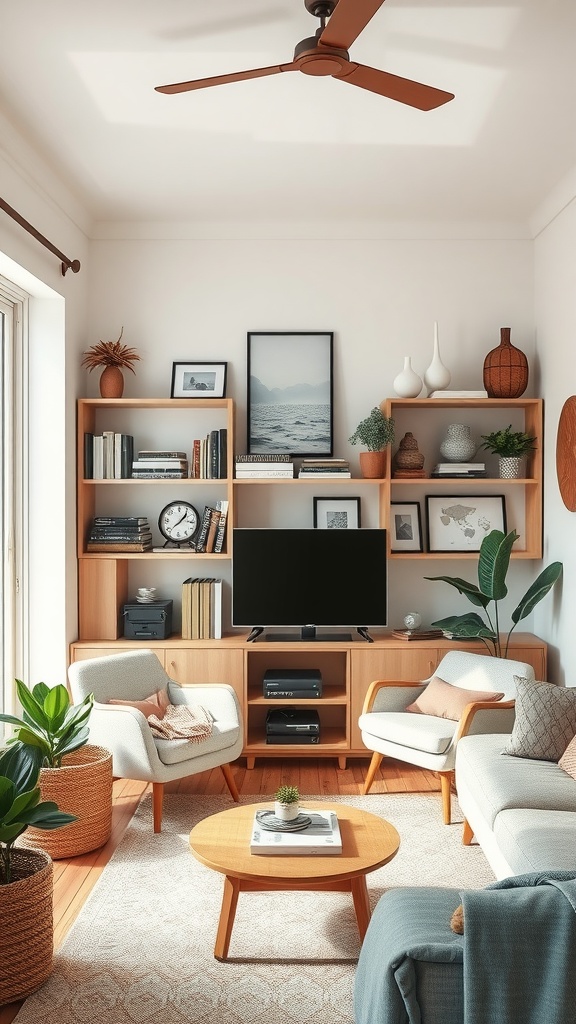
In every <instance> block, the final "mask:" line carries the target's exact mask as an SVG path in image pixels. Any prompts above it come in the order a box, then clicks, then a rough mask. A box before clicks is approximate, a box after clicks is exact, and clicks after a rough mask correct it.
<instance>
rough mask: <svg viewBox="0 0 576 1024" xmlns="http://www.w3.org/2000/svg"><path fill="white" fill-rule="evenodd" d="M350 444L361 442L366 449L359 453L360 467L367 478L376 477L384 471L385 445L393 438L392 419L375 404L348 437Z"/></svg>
mask: <svg viewBox="0 0 576 1024" xmlns="http://www.w3.org/2000/svg"><path fill="white" fill-rule="evenodd" d="M348 440H349V442H350V444H363V445H364V446H365V448H367V449H368V451H366V452H361V453H360V469H361V471H362V476H363V477H366V478H367V479H375V478H376V479H378V478H382V477H383V476H385V473H386V451H385V449H386V446H387V445H389V444H391V443H392V441H393V440H394V420H393V419H392V418H387V417H386V416H384V414H383V412H382V410H381V409H380V408H379V407H378V406H377V405H375V406H374V408H373V409H372V411H371V413H370V415H369V416H367V417H366V419H365V420H361V422H360V423H359V424H358V426H357V427H356V430H355V431H354V433H353V434H351V435H350V437H349V438H348Z"/></svg>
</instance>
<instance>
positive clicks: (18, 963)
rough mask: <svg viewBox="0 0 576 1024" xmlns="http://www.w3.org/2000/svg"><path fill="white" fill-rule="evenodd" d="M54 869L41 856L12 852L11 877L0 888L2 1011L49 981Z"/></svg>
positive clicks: (0, 990)
mask: <svg viewBox="0 0 576 1024" xmlns="http://www.w3.org/2000/svg"><path fill="white" fill-rule="evenodd" d="M53 869H54V866H53V864H52V861H51V860H50V857H49V856H48V854H47V853H45V852H44V851H43V850H23V849H20V848H16V849H14V850H13V851H12V877H13V881H12V882H9V883H8V885H0V921H1V922H2V927H1V928H0V1006H4V1004H5V1003H13V1002H15V1001H16V1000H17V999H26V997H27V996H29V995H32V993H33V992H35V991H36V989H38V988H40V986H41V985H43V984H44V982H45V981H46V980H47V979H48V978H49V977H50V974H51V973H52V965H53V951H54V925H53V918H52V876H53Z"/></svg>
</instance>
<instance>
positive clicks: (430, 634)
mask: <svg viewBox="0 0 576 1024" xmlns="http://www.w3.org/2000/svg"><path fill="white" fill-rule="evenodd" d="M392 636H395V637H396V638H397V639H398V640H437V639H438V638H439V637H441V636H444V633H443V632H442V630H441V629H393V630H392Z"/></svg>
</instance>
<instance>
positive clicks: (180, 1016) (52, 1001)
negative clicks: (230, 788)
mask: <svg viewBox="0 0 576 1024" xmlns="http://www.w3.org/2000/svg"><path fill="white" fill-rule="evenodd" d="M308 799H309V800H313V799H314V797H308ZM316 799H318V797H316ZM321 799H323V800H330V798H329V797H325V796H323V797H322V798H321ZM333 799H334V801H335V802H339V803H347V804H353V805H354V806H355V807H360V808H363V809H365V810H369V811H371V812H372V813H374V814H378V815H380V816H382V817H384V818H387V819H388V820H389V821H391V822H392V824H393V825H394V826H395V827H396V828H397V829H398V832H399V833H400V836H401V845H400V850H399V852H398V854H397V855H396V857H395V858H394V859H393V860H392V861H391V862H390V863H389V864H387V865H386V866H385V867H383V868H380V869H379V870H378V871H375V872H373V873H372V874H370V875H368V877H367V881H368V889H369V893H370V899H371V902H372V904H375V903H376V902H377V900H378V899H379V898H380V896H381V895H382V893H383V892H384V890H385V889H387V888H390V887H395V886H404V885H418V886H426V885H434V886H438V885H451V886H456V887H459V888H481V887H483V886H484V885H487V884H488V883H489V882H491V881H493V880H494V876H493V874H492V871H491V870H490V868H489V866H488V864H487V862H486V860H485V858H484V855H483V854H482V852H481V850H480V849H479V848H478V847H476V846H473V847H465V846H463V845H462V828H461V825H460V824H458V818H459V813H460V812H459V809H458V807H457V805H456V804H455V803H453V812H454V817H455V822H456V823H455V824H453V825H451V826H447V825H443V824H442V819H441V812H440V799H439V796H438V794H429V795H428V794H427V795H423V794H418V793H411V794H406V795H405V794H386V795H382V796H380V795H377V794H374V795H369V796H366V797H334V798H333ZM256 802H258V798H257V797H253V796H249V797H243V798H242V803H256ZM302 802H303V803H304V804H305V803H306V797H304V798H302ZM229 806H230V800H229V798H227V797H224V796H222V797H202V796H184V795H167V796H166V799H165V807H164V820H163V825H162V833H161V834H160V835H154V833H153V831H152V809H151V801H150V798H149V797H145V798H144V799H143V801H142V803H141V804H140V806H139V808H138V810H137V812H136V815H135V817H134V819H133V821H132V823H131V825H130V826H129V828H128V830H127V832H126V834H125V837H124V838H123V840H122V842H121V844H120V845H119V847H118V849H117V850H116V852H115V854H114V856H113V858H112V860H111V861H110V863H109V864H108V865H107V867H106V868H105V870H104V872H103V874H102V876H101V878H100V879H99V881H98V882H97V884H96V886H95V888H94V890H93V891H92V893H91V895H90V896H89V898H88V900H87V902H86V904H85V906H84V907H83V909H82V911H81V912H80V916H79V918H78V919H77V921H76V923H75V924H74V925H73V927H72V929H71V931H70V933H69V934H68V936H67V938H66V939H65V941H64V943H63V945H62V946H61V947H60V949H59V951H58V952H57V954H56V960H55V968H54V972H53V974H52V976H51V978H50V979H49V980H48V982H47V983H46V984H45V985H44V986H43V988H42V989H41V990H40V991H39V992H37V993H36V994H35V995H33V996H31V997H30V998H29V999H28V1000H27V1001H26V1003H25V1004H24V1006H23V1007H22V1009H21V1010H20V1012H19V1013H18V1015H17V1017H16V1018H15V1020H16V1024H38V1022H39V1021H42V1022H43V1024H152V1022H155V1024H353V1021H354V1017H353V1010H352V991H353V981H354V969H355V964H356V960H357V957H358V953H359V949H360V943H359V936H358V930H357V926H356V919H355V916H354V910H353V906H352V899H351V897H350V895H349V894H346V893H309V892H293V893H281V892H278V893H241V895H240V898H239V901H238V909H237V913H236V920H235V924H234V930H233V932H232V941H231V944H230V959H229V960H228V961H227V962H226V963H219V962H218V961H216V960H215V959H214V957H213V947H214V939H215V931H216V924H217V921H218V916H219V912H220V903H221V898H222V883H223V878H222V876H221V875H219V874H217V873H216V872H214V871H211V870H210V869H209V868H206V867H204V866H203V865H202V864H200V863H198V861H196V860H195V858H194V857H193V856H192V855H191V853H190V851H189V847H188V834H189V832H190V829H191V828H192V827H193V826H194V824H195V823H196V822H197V821H199V820H200V819H201V818H204V817H206V816H207V815H209V814H214V813H216V812H217V811H219V810H224V809H225V808H226V807H229ZM460 819H461V816H460Z"/></svg>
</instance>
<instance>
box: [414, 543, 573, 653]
mask: <svg viewBox="0 0 576 1024" xmlns="http://www.w3.org/2000/svg"><path fill="white" fill-rule="evenodd" d="M517 540H518V534H517V533H516V530H512V531H511V532H510V533H508V534H504V533H503V532H502V531H500V530H491V531H490V533H488V534H487V535H486V537H484V539H483V541H482V544H481V547H480V555H479V558H478V586H476V585H475V584H474V583H468V582H467V581H466V580H463V579H460V578H459V577H452V576H425V577H424V578H425V579H427V580H440V581H441V582H443V583H449V584H450V586H451V587H455V588H456V590H458V592H459V593H460V594H464V596H465V597H466V598H467V599H468V600H469V601H470V603H471V604H473V605H474V606H475V607H476V608H482V609H483V610H484V614H485V616H486V619H482V618H481V616H480V615H479V614H478V613H477V612H475V611H474V612H468V613H467V614H466V615H451V616H449V617H448V618H446V619H439V620H438V622H433V623H432V625H433V626H437V627H438V628H439V629H443V630H445V631H446V632H447V633H450V634H451V636H453V637H457V638H458V639H460V640H471V639H473V638H475V639H479V640H481V641H482V643H483V644H484V645H485V647H486V648H487V651H488V654H493V655H494V656H495V657H496V658H507V657H508V647H509V644H510V636H511V634H512V631H513V630H514V629H515V627H516V626H517V625H518V623H519V622H520V621H521V620H522V619H524V618H526V616H527V615H530V613H531V612H532V609H533V608H534V607H535V606H536V605H537V604H539V602H540V601H541V600H542V598H543V597H546V594H547V593H548V591H549V590H551V589H552V587H553V586H554V584H555V583H556V580H557V579H558V577H559V576H560V574H561V572H562V562H552V563H551V564H550V565H548V566H547V567H546V568H545V569H543V570H542V572H541V573H540V575H539V576H538V578H537V579H536V580H535V581H534V583H533V584H532V586H531V587H529V589H528V590H527V591H526V593H525V594H524V597H523V598H522V599H521V601H520V602H519V604H518V606H517V607H516V608H515V609H514V611H513V612H512V614H511V616H510V617H511V619H512V623H513V625H512V627H511V629H510V630H509V632H508V635H507V637H506V639H505V640H504V642H502V640H501V638H500V633H499V632H498V623H499V621H500V620H499V616H498V602H499V601H501V600H502V599H503V598H505V597H506V595H507V593H508V588H507V586H506V575H507V573H508V566H509V563H510V554H511V552H512V545H513V544H514V543H515V541H517ZM491 602H494V610H493V612H492V614H489V613H488V610H487V609H488V605H489V604H491ZM494 624H496V629H495V628H494Z"/></svg>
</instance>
